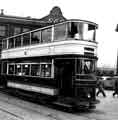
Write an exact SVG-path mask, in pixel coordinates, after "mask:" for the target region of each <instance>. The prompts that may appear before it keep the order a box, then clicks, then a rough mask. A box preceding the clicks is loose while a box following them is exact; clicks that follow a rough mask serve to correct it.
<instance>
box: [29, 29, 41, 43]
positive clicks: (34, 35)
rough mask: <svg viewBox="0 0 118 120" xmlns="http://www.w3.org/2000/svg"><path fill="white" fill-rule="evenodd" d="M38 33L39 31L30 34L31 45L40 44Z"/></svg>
mask: <svg viewBox="0 0 118 120" xmlns="http://www.w3.org/2000/svg"><path fill="white" fill-rule="evenodd" d="M40 33H41V31H35V32H33V33H31V36H32V37H31V44H36V43H39V42H40Z"/></svg>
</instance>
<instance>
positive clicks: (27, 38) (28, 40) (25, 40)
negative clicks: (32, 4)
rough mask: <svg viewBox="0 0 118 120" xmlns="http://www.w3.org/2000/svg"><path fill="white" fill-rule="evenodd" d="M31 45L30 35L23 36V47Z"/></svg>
mask: <svg viewBox="0 0 118 120" xmlns="http://www.w3.org/2000/svg"><path fill="white" fill-rule="evenodd" d="M29 44H30V33H28V34H24V35H23V45H24V46H25V45H29Z"/></svg>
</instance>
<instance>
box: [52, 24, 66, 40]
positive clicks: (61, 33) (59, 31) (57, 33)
mask: <svg viewBox="0 0 118 120" xmlns="http://www.w3.org/2000/svg"><path fill="white" fill-rule="evenodd" d="M65 38H66V24H61V25H57V26H55V27H54V41H61V40H65Z"/></svg>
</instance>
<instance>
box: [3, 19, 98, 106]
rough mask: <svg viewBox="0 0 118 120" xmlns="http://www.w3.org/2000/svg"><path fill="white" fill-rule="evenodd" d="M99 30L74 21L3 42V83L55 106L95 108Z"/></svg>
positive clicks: (90, 23) (95, 26)
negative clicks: (96, 37) (95, 74)
mask: <svg viewBox="0 0 118 120" xmlns="http://www.w3.org/2000/svg"><path fill="white" fill-rule="evenodd" d="M97 28H98V25H97V24H96V23H94V22H90V21H85V20H77V19H73V20H66V21H64V22H60V23H57V24H53V25H50V26H47V27H43V28H39V29H36V30H33V31H29V32H25V33H22V34H18V35H15V36H11V37H8V38H5V39H3V41H2V51H1V62H2V67H1V68H2V70H1V83H2V84H3V86H4V87H5V88H9V89H13V90H14V91H15V90H19V91H24V92H28V93H29V92H30V93H32V96H33V95H35V96H36V97H37V98H38V99H39V100H43V101H47V102H51V103H53V104H55V105H62V106H67V107H73V108H93V107H95V104H96V95H95V91H96V79H94V78H95V77H93V74H94V73H95V70H96V62H97V42H96V40H95V36H96V29H97Z"/></svg>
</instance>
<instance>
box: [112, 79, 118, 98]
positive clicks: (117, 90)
mask: <svg viewBox="0 0 118 120" xmlns="http://www.w3.org/2000/svg"><path fill="white" fill-rule="evenodd" d="M115 95H117V96H118V78H117V79H116V80H115V83H114V93H113V97H114V96H115Z"/></svg>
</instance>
